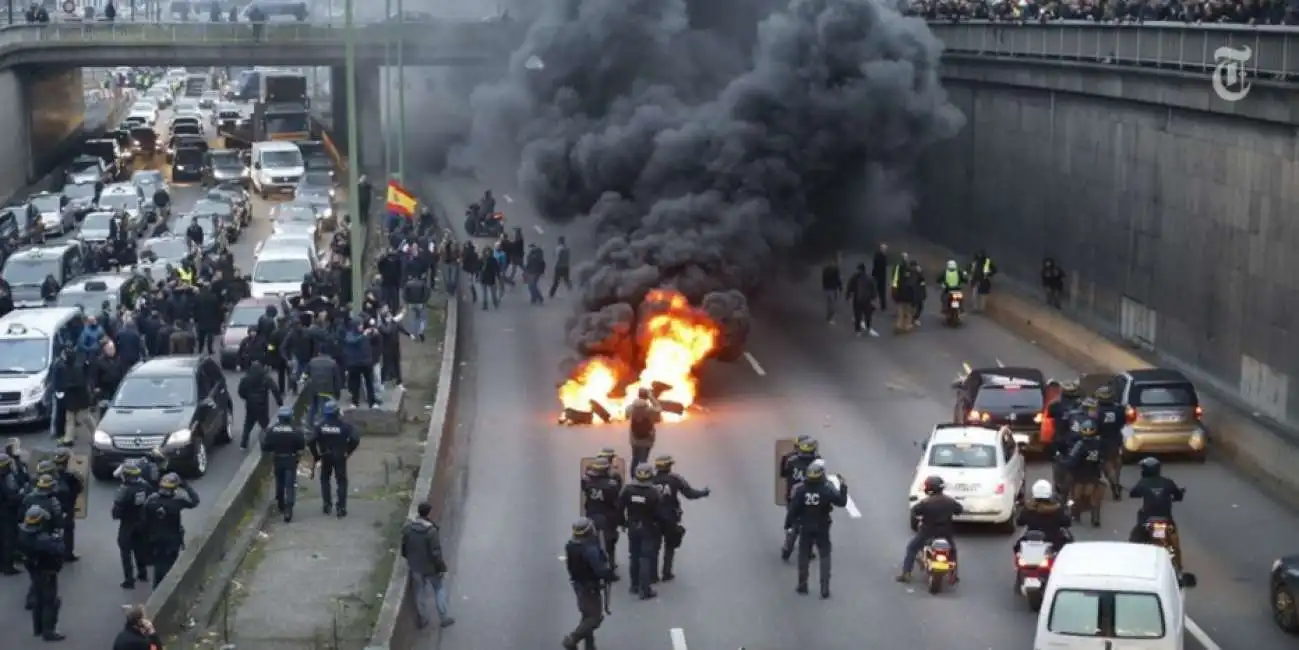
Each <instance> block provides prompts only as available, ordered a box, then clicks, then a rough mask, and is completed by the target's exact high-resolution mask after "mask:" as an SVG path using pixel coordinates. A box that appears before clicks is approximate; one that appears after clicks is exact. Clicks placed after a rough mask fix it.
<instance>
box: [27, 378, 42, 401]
mask: <svg viewBox="0 0 1299 650" xmlns="http://www.w3.org/2000/svg"><path fill="white" fill-rule="evenodd" d="M44 396H45V382H41V383H39V384H36V385H35V386H32V387H31V388H28V389H27V390H25V391H23V399H25V400H28V399H39V398H41V397H44Z"/></svg>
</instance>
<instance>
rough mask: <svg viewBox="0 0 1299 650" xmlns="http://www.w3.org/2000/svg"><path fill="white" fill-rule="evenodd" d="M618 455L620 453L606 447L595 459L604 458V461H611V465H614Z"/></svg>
mask: <svg viewBox="0 0 1299 650" xmlns="http://www.w3.org/2000/svg"><path fill="white" fill-rule="evenodd" d="M617 455H618V452H616V451H614V450H613V447H604V448H602V449H601V450H600V453H598V454H596V455H595V457H596V458H603V459H605V460H607V461H609V462H610V463H612V462H613V459H614V457H615V456H617Z"/></svg>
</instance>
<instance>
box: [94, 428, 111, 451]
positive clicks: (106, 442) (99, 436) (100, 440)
mask: <svg viewBox="0 0 1299 650" xmlns="http://www.w3.org/2000/svg"><path fill="white" fill-rule="evenodd" d="M95 444H97V445H100V446H104V447H111V446H112V445H113V437H112V436H110V435H108V434H107V433H104V432H103V431H99V430H98V429H96V430H95Z"/></svg>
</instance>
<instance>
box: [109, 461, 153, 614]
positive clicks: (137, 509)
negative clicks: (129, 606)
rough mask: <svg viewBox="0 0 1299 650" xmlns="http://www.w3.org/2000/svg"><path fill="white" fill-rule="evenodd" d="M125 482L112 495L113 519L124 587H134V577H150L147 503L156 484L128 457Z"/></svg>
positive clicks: (143, 578)
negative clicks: (146, 477)
mask: <svg viewBox="0 0 1299 650" xmlns="http://www.w3.org/2000/svg"><path fill="white" fill-rule="evenodd" d="M120 469H121V475H122V485H121V487H119V488H117V493H116V494H114V495H113V519H115V520H116V521H117V551H118V555H119V556H120V558H121V561H122V575H123V576H125V577H124V578H123V579H122V588H123V589H134V588H135V581H136V580H140V581H141V582H147V581H148V580H149V570H148V567H149V553H148V543H149V539H148V534H147V533H148V522H147V519H146V517H145V512H144V504H145V502H146V501H148V499H149V495H150V494H151V493H152V492H153V488H152V486H151V485H149V483H148V482H147V481H145V480H144V477H143V475H142V472H141V471H140V464H139V463H138V462H136V461H134V460H128V461H127V462H126V463H124V464H123V465H122V467H121V468H120Z"/></svg>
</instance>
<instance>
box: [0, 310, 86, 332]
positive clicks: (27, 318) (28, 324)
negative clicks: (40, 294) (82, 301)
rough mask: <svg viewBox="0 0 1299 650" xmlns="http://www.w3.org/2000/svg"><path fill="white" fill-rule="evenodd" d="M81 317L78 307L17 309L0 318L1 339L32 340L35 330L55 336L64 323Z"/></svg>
mask: <svg viewBox="0 0 1299 650" xmlns="http://www.w3.org/2000/svg"><path fill="white" fill-rule="evenodd" d="M80 315H81V310H80V309H77V308H76V307H40V308H38V309H17V310H14V311H11V312H9V313H8V314H5V315H4V317H3V318H0V338H31V335H32V334H34V333H35V332H34V331H33V330H40V331H41V332H43V333H45V334H49V335H53V334H54V331H55V330H57V329H58V328H59V327H60V326H62V325H63V323H65V322H67V321H68V320H70V319H72V318H76V317H77V316H80Z"/></svg>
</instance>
